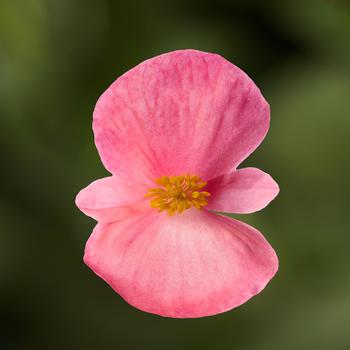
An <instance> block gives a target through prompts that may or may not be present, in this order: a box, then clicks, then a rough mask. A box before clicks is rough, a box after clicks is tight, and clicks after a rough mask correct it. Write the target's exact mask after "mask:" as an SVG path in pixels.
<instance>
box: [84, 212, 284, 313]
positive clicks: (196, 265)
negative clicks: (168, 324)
mask: <svg viewBox="0 0 350 350" xmlns="http://www.w3.org/2000/svg"><path fill="white" fill-rule="evenodd" d="M84 261H85V263H86V264H87V265H88V266H89V267H90V268H91V269H92V270H93V271H94V272H95V273H96V274H97V275H99V276H100V277H102V278H103V279H104V280H105V281H106V282H107V283H109V284H110V286H111V287H112V288H113V289H114V290H115V291H116V292H117V293H119V294H120V295H121V296H122V297H123V298H124V299H125V300H126V301H127V302H128V303H129V304H131V305H133V306H135V307H136V308H138V309H140V310H143V311H147V312H151V313H155V314H158V315H161V316H167V317H178V318H190V317H203V316H209V315H214V314H218V313H221V312H225V311H227V310H230V309H232V308H234V307H236V306H239V305H241V304H242V303H244V302H245V301H247V300H248V299H250V298H251V297H252V296H254V295H255V294H257V293H259V292H260V291H261V290H262V289H263V288H264V287H265V285H266V284H267V283H268V282H269V280H270V279H271V278H272V277H273V276H274V274H275V273H276V271H277V269H278V260H277V256H276V254H275V252H274V250H273V249H272V247H271V246H270V245H269V243H268V242H267V241H266V240H265V238H264V237H263V236H262V235H261V234H260V233H259V232H258V231H257V230H256V229H254V228H252V227H250V226H249V225H247V224H244V223H242V222H240V221H237V220H232V219H228V218H226V217H223V216H218V215H214V214H211V213H209V212H206V211H200V210H197V209H189V210H187V211H186V212H184V213H183V214H181V215H174V216H172V217H169V216H167V215H166V214H165V215H163V214H159V213H157V212H154V213H149V214H147V215H143V216H132V217H129V218H128V219H125V220H122V221H119V222H115V223H110V224H107V225H103V224H98V225H97V226H96V228H95V230H94V232H93V234H92V235H91V237H90V238H89V240H88V242H87V245H86V249H85V256H84Z"/></svg>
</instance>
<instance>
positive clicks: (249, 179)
mask: <svg viewBox="0 0 350 350" xmlns="http://www.w3.org/2000/svg"><path fill="white" fill-rule="evenodd" d="M206 190H207V191H209V192H210V193H211V197H210V201H209V204H208V206H207V207H206V208H207V209H210V210H216V211H221V212H227V213H237V214H247V213H253V212H255V211H258V210H261V209H263V208H265V207H266V206H267V205H268V204H269V203H270V202H271V201H272V200H273V199H274V198H275V197H276V196H277V194H278V192H279V187H278V185H277V183H276V182H275V181H274V180H273V179H272V177H271V176H270V175H269V174H267V173H264V172H263V171H261V170H259V169H256V168H244V169H239V170H236V171H233V172H232V173H230V174H227V175H223V176H220V177H217V178H215V179H213V180H211V181H209V183H208V185H207V187H206Z"/></svg>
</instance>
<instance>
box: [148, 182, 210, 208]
mask: <svg viewBox="0 0 350 350" xmlns="http://www.w3.org/2000/svg"><path fill="white" fill-rule="evenodd" d="M155 182H156V183H157V184H158V185H160V186H161V187H157V188H151V189H150V190H148V192H147V194H146V195H145V197H146V198H152V197H153V199H152V200H151V202H150V204H151V207H152V208H156V209H158V211H159V212H162V211H163V210H166V211H167V212H168V214H169V215H173V214H174V213H176V212H178V213H179V214H180V213H182V212H183V211H184V210H185V209H189V208H191V207H192V206H194V207H195V208H197V209H201V208H202V207H204V206H206V205H207V204H208V202H207V197H209V196H210V193H209V192H205V191H200V189H202V188H203V187H204V186H205V185H206V184H207V183H206V182H205V181H202V179H201V178H200V177H199V176H195V175H181V176H162V177H160V178H158V179H156V180H155Z"/></svg>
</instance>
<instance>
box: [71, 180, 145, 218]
mask: <svg viewBox="0 0 350 350" xmlns="http://www.w3.org/2000/svg"><path fill="white" fill-rule="evenodd" d="M146 191H147V185H145V184H141V183H136V182H133V181H131V180H129V179H124V178H121V177H119V176H110V177H105V178H103V179H99V180H96V181H94V182H93V183H91V184H90V185H89V186H87V187H85V188H84V189H82V190H81V191H80V192H79V193H78V195H77V198H76V200H75V202H76V205H77V207H78V208H79V209H80V210H81V211H82V212H84V213H85V214H86V215H88V216H91V217H92V218H94V219H96V220H98V221H100V222H110V221H116V220H120V219H124V218H126V217H127V216H129V215H134V214H138V213H143V212H145V211H149V210H150V207H149V201H147V200H145V198H144V194H145V193H146Z"/></svg>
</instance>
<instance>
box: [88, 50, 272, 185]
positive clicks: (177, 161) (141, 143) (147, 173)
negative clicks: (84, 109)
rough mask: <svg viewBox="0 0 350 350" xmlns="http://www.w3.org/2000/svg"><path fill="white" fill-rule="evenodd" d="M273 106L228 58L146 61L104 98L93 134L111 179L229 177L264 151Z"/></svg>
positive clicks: (187, 55)
mask: <svg viewBox="0 0 350 350" xmlns="http://www.w3.org/2000/svg"><path fill="white" fill-rule="evenodd" d="M268 127H269V105H268V104H267V102H266V101H265V100H264V98H263V96H262V95H261V93H260V91H259V89H258V88H257V87H256V85H255V84H254V82H253V81H252V80H251V79H250V78H249V77H248V76H247V75H246V74H245V73H244V72H243V71H241V70H240V69H239V68H238V67H236V66H235V65H233V64H231V63H230V62H228V61H227V60H225V59H224V58H223V57H221V56H219V55H216V54H210V53H204V52H200V51H195V50H182V51H175V52H171V53H167V54H163V55H160V56H157V57H155V58H152V59H150V60H147V61H145V62H143V63H141V64H140V65H138V66H136V67H135V68H133V69H131V70H130V71H128V72H127V73H125V74H124V75H123V76H121V77H120V78H119V79H117V80H116V81H115V82H114V83H113V84H112V85H111V86H110V87H109V88H108V89H107V91H106V92H105V93H104V94H103V95H102V96H101V97H100V99H99V100H98V102H97V104H96V108H95V111H94V122H93V128H94V133H95V141H96V145H97V148H98V150H99V153H100V155H101V159H102V161H103V163H104V165H105V166H106V168H107V169H108V170H109V171H110V172H111V173H113V174H115V173H119V174H121V175H127V176H130V177H136V178H137V179H141V180H142V179H143V178H145V177H147V178H150V179H151V178H155V177H159V176H162V175H181V174H184V173H190V174H195V175H199V176H201V177H202V178H203V179H205V180H209V179H211V178H214V177H217V176H219V175H222V174H225V173H228V172H229V171H231V170H232V169H234V168H235V167H236V166H237V165H238V164H239V163H240V162H241V161H242V160H243V159H245V158H246V157H247V156H248V155H249V154H250V153H251V152H253V151H254V150H255V148H256V147H257V146H258V145H259V144H260V143H261V141H262V140H263V138H264V137H265V134H266V133H267V130H268Z"/></svg>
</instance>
